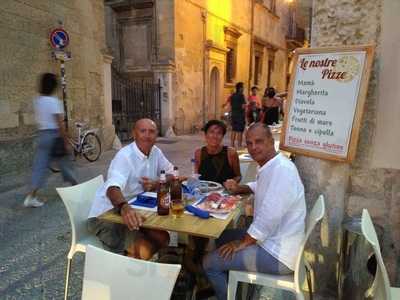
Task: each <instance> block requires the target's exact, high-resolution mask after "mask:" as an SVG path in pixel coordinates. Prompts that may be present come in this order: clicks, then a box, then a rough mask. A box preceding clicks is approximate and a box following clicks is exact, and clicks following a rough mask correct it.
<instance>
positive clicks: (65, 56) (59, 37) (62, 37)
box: [49, 23, 71, 131]
mask: <svg viewBox="0 0 400 300" xmlns="http://www.w3.org/2000/svg"><path fill="white" fill-rule="evenodd" d="M60 25H61V27H59V28H56V29H54V30H53V31H52V32H51V33H50V36H49V40H50V45H51V47H52V48H53V49H54V51H53V57H54V58H55V59H56V60H59V61H60V69H61V88H62V101H63V104H64V122H65V129H66V130H67V131H68V107H67V81H66V78H65V77H66V76H65V61H68V60H70V59H71V52H65V51H64V48H65V47H67V46H68V44H69V35H68V33H67V32H66V31H65V30H64V29H63V28H62V23H60Z"/></svg>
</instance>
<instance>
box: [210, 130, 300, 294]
mask: <svg viewBox="0 0 400 300" xmlns="http://www.w3.org/2000/svg"><path fill="white" fill-rule="evenodd" d="M246 143H247V148H248V150H249V153H250V155H251V156H252V158H253V159H254V160H255V161H256V162H257V163H258V164H259V166H260V168H259V170H258V175H257V181H256V182H251V183H248V184H247V185H239V184H238V183H237V182H236V181H234V180H229V181H227V182H226V183H225V187H226V188H227V189H228V190H229V191H230V192H231V193H236V194H238V193H254V194H255V201H254V219H253V222H252V224H251V225H250V227H249V228H248V229H247V230H241V229H232V230H226V231H224V232H223V233H222V235H221V237H220V238H219V239H218V240H217V241H216V245H217V247H219V248H218V249H217V250H215V251H213V252H211V253H209V254H207V256H205V258H204V260H203V267H204V270H205V272H206V274H207V277H208V278H209V280H210V281H211V283H212V285H213V286H214V289H215V291H216V294H217V298H218V299H219V300H222V299H223V300H225V299H226V295H227V275H228V274H227V272H228V271H229V270H242V271H253V272H261V273H270V274H281V275H286V274H290V273H292V272H293V270H294V268H295V263H296V257H297V252H298V247H299V245H300V243H301V240H302V239H303V237H304V228H305V223H304V219H305V216H306V205H305V199H304V187H303V184H302V182H301V180H300V177H299V174H298V172H297V169H296V166H295V165H294V164H293V163H292V162H291V161H290V160H289V159H287V158H286V157H285V156H283V155H282V154H279V153H276V151H275V147H274V139H273V137H272V134H271V131H270V130H269V128H268V126H267V125H265V124H262V123H255V124H253V125H252V126H250V128H249V129H248V131H247V135H246Z"/></svg>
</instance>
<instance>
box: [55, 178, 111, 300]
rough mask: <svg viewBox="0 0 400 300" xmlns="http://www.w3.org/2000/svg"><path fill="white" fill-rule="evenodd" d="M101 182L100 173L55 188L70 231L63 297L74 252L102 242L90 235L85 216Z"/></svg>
mask: <svg viewBox="0 0 400 300" xmlns="http://www.w3.org/2000/svg"><path fill="white" fill-rule="evenodd" d="M103 183H104V179H103V175H100V176H97V177H95V178H93V179H91V180H89V181H86V182H84V183H81V184H78V185H74V186H71V187H65V188H56V190H57V192H58V194H59V195H60V197H61V199H62V201H63V202H64V205H65V207H66V209H67V213H68V217H69V221H70V222H71V231H72V234H71V235H72V237H71V248H70V250H69V252H68V255H67V258H68V263H67V273H66V276H65V292H64V299H67V297H68V282H69V273H70V271H71V261H72V258H73V256H74V254H75V253H76V252H85V251H86V246H87V245H95V246H98V247H101V248H102V244H101V242H100V241H99V240H98V239H97V237H95V236H93V235H91V234H90V233H89V232H88V230H87V217H88V215H89V210H90V208H91V206H92V202H93V199H94V197H95V195H96V191H97V189H98V188H99V187H100V186H101V185H102V184H103Z"/></svg>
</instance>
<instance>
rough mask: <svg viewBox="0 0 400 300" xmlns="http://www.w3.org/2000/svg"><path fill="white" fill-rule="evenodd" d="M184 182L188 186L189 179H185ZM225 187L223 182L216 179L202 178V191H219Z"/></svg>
mask: <svg viewBox="0 0 400 300" xmlns="http://www.w3.org/2000/svg"><path fill="white" fill-rule="evenodd" d="M182 184H184V185H186V186H187V180H185V181H183V182H182ZM221 189H223V186H222V184H220V183H218V182H214V181H208V180H200V191H201V192H203V193H205V192H211V191H218V190H221Z"/></svg>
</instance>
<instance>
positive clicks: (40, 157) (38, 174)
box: [24, 73, 77, 207]
mask: <svg viewBox="0 0 400 300" xmlns="http://www.w3.org/2000/svg"><path fill="white" fill-rule="evenodd" d="M57 85H58V82H57V77H56V75H54V74H52V73H45V74H43V75H42V76H41V78H40V83H39V93H40V96H39V97H38V98H37V99H35V102H34V110H35V117H36V122H37V124H38V129H39V132H38V138H37V147H36V151H35V157H34V161H33V172H32V189H31V191H30V193H29V194H28V195H27V196H26V198H25V201H24V206H25V207H40V206H42V205H43V202H41V201H39V200H38V199H37V196H36V194H37V191H38V189H39V188H41V187H42V186H43V185H44V184H45V181H46V175H47V172H48V166H49V164H50V161H51V160H52V159H56V158H55V156H57V159H58V163H59V167H60V169H61V172H62V175H63V178H64V180H65V181H68V182H70V183H71V184H72V185H75V184H77V181H76V179H75V177H74V175H73V173H72V169H71V166H70V160H69V157H68V155H67V153H66V145H67V144H68V140H67V133H66V130H65V127H64V122H63V115H64V109H63V104H62V102H61V101H60V100H59V99H58V98H57V97H55V96H52V95H53V93H54V92H55V90H56V88H57Z"/></svg>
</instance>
